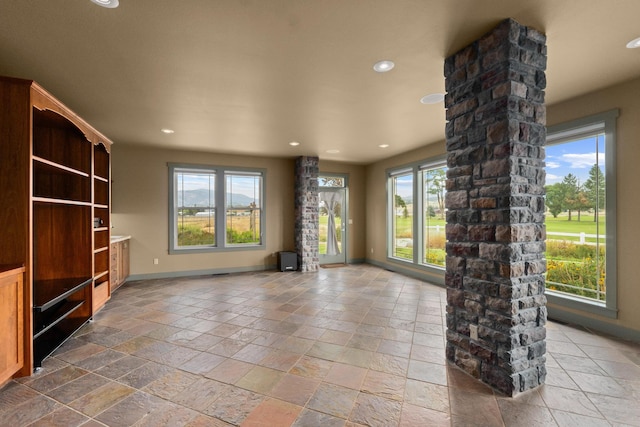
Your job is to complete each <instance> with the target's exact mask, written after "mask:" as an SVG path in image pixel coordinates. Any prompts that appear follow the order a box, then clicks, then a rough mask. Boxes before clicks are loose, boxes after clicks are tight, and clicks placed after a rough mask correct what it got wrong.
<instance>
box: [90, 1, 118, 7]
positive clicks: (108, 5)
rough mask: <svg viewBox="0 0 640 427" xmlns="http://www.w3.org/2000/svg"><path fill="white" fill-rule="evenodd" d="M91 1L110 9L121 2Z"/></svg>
mask: <svg viewBox="0 0 640 427" xmlns="http://www.w3.org/2000/svg"><path fill="white" fill-rule="evenodd" d="M91 1H92V2H93V3H95V4H97V5H98V6H102V7H106V8H109V9H113V8H116V7H118V5H119V4H120V2H119V1H118V0H91Z"/></svg>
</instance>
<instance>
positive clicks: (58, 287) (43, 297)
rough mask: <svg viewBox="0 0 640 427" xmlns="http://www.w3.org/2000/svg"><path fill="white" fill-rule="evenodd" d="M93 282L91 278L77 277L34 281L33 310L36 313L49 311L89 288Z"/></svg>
mask: <svg viewBox="0 0 640 427" xmlns="http://www.w3.org/2000/svg"><path fill="white" fill-rule="evenodd" d="M92 280H93V279H92V278H91V277H80V278H77V277H76V278H69V279H55V280H38V281H34V282H33V286H34V292H33V308H34V310H35V311H36V312H41V311H45V310H48V309H49V308H51V307H53V306H54V305H56V304H57V303H59V302H60V301H62V300H64V299H66V298H68V297H69V296H71V295H73V294H74V293H76V292H78V291H79V290H81V289H82V288H84V287H85V286H87V285H88V284H89V283H91V281H92Z"/></svg>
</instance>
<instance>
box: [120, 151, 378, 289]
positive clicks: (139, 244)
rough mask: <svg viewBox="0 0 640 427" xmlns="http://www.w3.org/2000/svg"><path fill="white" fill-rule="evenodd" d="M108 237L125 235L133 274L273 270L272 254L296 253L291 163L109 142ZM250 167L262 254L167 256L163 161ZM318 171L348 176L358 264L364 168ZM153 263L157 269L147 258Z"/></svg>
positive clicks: (333, 166) (334, 166)
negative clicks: (257, 171)
mask: <svg viewBox="0 0 640 427" xmlns="http://www.w3.org/2000/svg"><path fill="white" fill-rule="evenodd" d="M112 154H113V155H112V179H113V184H112V194H113V201H112V202H113V203H112V224H113V229H112V234H113V235H131V237H132V239H131V274H132V276H134V278H135V277H136V276H137V277H153V276H158V277H162V276H172V275H182V274H187V273H189V272H195V273H197V272H209V271H238V270H259V269H264V268H271V267H274V266H275V265H276V262H277V261H276V257H275V256H274V253H276V252H278V251H282V250H294V249H295V242H294V235H293V233H294V197H293V192H294V184H293V179H294V164H295V160H294V159H282V158H269V157H249V156H235V155H223V154H212V153H202V152H190V151H175V150H162V149H157V148H153V149H151V148H148V147H139V146H127V145H124V144H114V146H113V153H112ZM169 162H171V163H187V164H204V165H220V166H239V167H255V168H263V169H266V170H267V174H266V184H267V186H266V202H267V206H266V216H267V224H266V227H265V230H266V243H267V247H266V249H264V250H246V251H241V252H239V251H234V252H210V253H202V254H181V255H169V253H168V250H169V229H168V223H169V196H168V194H169V178H168V167H167V163H169ZM320 165H321V171H323V172H333V173H341V174H347V175H348V176H349V185H350V192H349V194H350V199H351V200H350V209H349V214H350V218H351V219H352V220H353V224H352V225H351V226H350V228H349V240H348V249H349V250H348V253H347V257H348V259H349V260H362V259H364V249H363V248H364V246H363V245H364V224H365V220H364V193H365V191H364V188H365V185H364V167H363V166H354V165H348V164H343V163H335V162H321V163H320ZM154 258H158V261H159V262H158V265H154V264H153V259H154Z"/></svg>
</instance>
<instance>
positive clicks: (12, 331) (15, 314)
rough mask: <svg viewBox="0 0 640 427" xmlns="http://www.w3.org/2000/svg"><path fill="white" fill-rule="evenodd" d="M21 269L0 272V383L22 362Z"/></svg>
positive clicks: (22, 301)
mask: <svg viewBox="0 0 640 427" xmlns="http://www.w3.org/2000/svg"><path fill="white" fill-rule="evenodd" d="M23 271H24V269H22V268H20V269H16V270H11V271H9V272H5V273H0V325H2V327H1V328H0V343H2V345H0V385H2V384H3V383H4V382H5V381H6V380H8V379H10V378H11V377H12V376H13V374H15V373H16V372H18V371H19V370H20V369H21V368H22V366H23V364H24V300H23V292H24V288H23V278H22V276H23Z"/></svg>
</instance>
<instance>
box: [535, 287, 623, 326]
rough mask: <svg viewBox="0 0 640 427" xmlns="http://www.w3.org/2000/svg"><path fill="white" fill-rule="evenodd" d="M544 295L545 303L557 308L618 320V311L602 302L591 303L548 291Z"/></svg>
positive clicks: (583, 299) (584, 299)
mask: <svg viewBox="0 0 640 427" xmlns="http://www.w3.org/2000/svg"><path fill="white" fill-rule="evenodd" d="M545 295H546V297H547V303H550V304H554V305H557V306H558V307H565V308H569V309H572V310H580V311H584V312H587V313H590V314H595V315H598V316H602V317H607V318H609V319H617V318H618V310H617V309H612V308H609V307H607V306H606V303H604V302H599V301H591V300H588V299H586V298H580V297H575V296H571V295H565V294H560V293H558V292H553V291H549V290H547V291H545Z"/></svg>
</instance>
